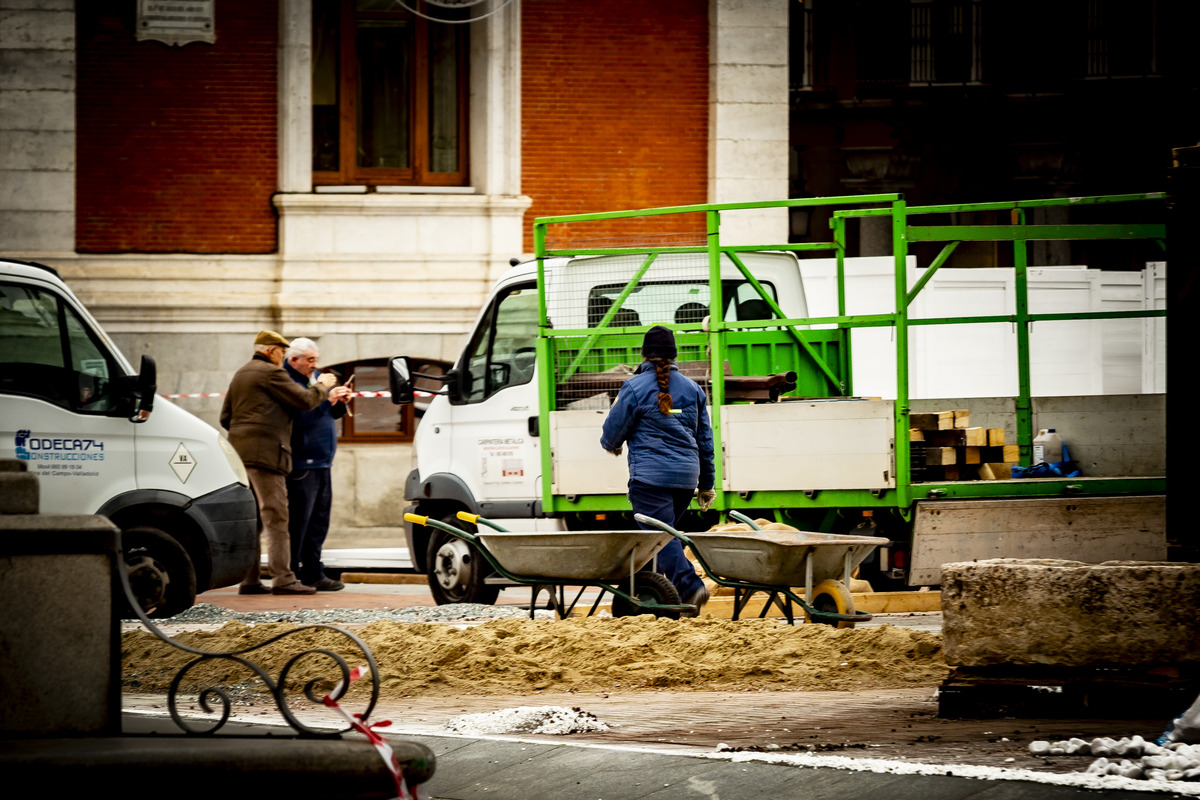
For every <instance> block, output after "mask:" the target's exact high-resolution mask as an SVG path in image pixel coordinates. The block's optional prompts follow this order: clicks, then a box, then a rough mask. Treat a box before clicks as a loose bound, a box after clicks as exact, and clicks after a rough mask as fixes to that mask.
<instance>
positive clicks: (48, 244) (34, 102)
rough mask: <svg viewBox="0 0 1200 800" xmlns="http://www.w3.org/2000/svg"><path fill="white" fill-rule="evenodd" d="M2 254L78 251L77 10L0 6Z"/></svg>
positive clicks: (56, 2)
mask: <svg viewBox="0 0 1200 800" xmlns="http://www.w3.org/2000/svg"><path fill="white" fill-rule="evenodd" d="M0 51H2V52H3V53H4V68H3V69H0V252H3V253H5V254H7V255H10V256H15V255H18V254H28V255H38V256H40V255H41V254H49V255H59V256H61V255H66V254H69V253H73V252H74V251H75V4H74V2H72V0H43V1H42V2H38V3H29V2H18V0H0Z"/></svg>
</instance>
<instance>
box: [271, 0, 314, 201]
mask: <svg viewBox="0 0 1200 800" xmlns="http://www.w3.org/2000/svg"><path fill="white" fill-rule="evenodd" d="M278 91H279V191H281V192H311V191H312V0H281V2H280V4H279V87H278Z"/></svg>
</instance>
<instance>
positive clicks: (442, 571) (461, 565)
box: [426, 514, 500, 606]
mask: <svg viewBox="0 0 1200 800" xmlns="http://www.w3.org/2000/svg"><path fill="white" fill-rule="evenodd" d="M442 522H445V523H446V524H447V525H453V526H454V527H456V528H460V529H462V530H467V527H466V525H465V524H464V523H463V522H462V521H461V520H459V519H458V517H456V516H454V515H453V514H448V515H446V516H445V517H442ZM468 532H469V531H468ZM426 552H427V563H428V564H429V589H430V591H431V592H432V594H433V599H434V600H435V601H437V604H438V605H440V606H441V605H446V604H448V603H480V604H482V605H485V606H490V605H491V604H492V603H495V602H496V597H497V595H499V594H500V587H499V586H493V585H490V584H487V583H484V579H485V578H487V576H488V575H489V574H490V573H491V571H492V570H491V567H490V565H489V564H488V562H487V559H486V558H484V557H483V556H481V555H479V553H478V552H477V551H476V550H475V548H474V547H472V546H471V545H469V544H467V543H466V542H465V541H463V540H462V539H459V538H457V537H455V536H454V535H453V534H450V533H446V532H445V531H443V530H438V529H437V528H434V529H433V535H432V536H431V537H429V549H428V550H427V551H426Z"/></svg>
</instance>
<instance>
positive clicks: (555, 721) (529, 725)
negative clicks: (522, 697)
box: [446, 706, 609, 736]
mask: <svg viewBox="0 0 1200 800" xmlns="http://www.w3.org/2000/svg"><path fill="white" fill-rule="evenodd" d="M446 727H447V728H448V729H449V730H452V731H454V732H455V733H461V734H464V735H466V736H487V735H490V734H496V733H541V734H549V735H553V736H563V735H567V734H571V733H588V732H590V731H607V730H608V729H609V727H608V725H607V724H605V723H604V722H601V721H600V719H599V718H598V717H596V715H595V714H592V713H591V712H588V711H584V710H583V709H581V708H578V707H575V708H564V707H563V706H518V707H516V708H501V709H498V710H496V711H488V712H486V713H483V714H460V715H459V716H457V717H454V718H452V719H450V720H449V721H448V722H447V723H446Z"/></svg>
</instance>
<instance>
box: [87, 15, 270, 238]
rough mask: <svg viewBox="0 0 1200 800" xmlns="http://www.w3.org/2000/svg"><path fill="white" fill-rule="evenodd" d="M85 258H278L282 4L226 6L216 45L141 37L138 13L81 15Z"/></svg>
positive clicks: (217, 20) (217, 18)
mask: <svg viewBox="0 0 1200 800" xmlns="http://www.w3.org/2000/svg"><path fill="white" fill-rule="evenodd" d="M76 17H77V31H76V32H77V35H78V84H77V118H78V119H77V124H78V145H77V148H78V149H77V158H78V164H77V190H78V203H77V234H76V247H77V249H78V250H79V251H80V252H88V253H112V252H155V253H157V252H192V253H265V252H272V251H274V250H275V249H276V235H275V234H276V230H275V228H276V225H275V214H274V211H273V209H272V206H271V194H272V193H273V192H274V191H275V186H276V90H275V83H276V47H277V44H278V27H279V23H278V11H277V5H276V2H275V1H274V0H255V1H254V2H249V3H247V2H237V0H219V2H217V4H216V28H217V41H216V43H215V44H211V45H210V44H203V43H195V42H193V43H191V44H188V45H184V46H183V47H168V46H166V45H164V44H162V43H161V42H152V41H145V42H138V41H136V40H135V38H134V22H135V18H136V3H133V2H122V3H78V4H76Z"/></svg>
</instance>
